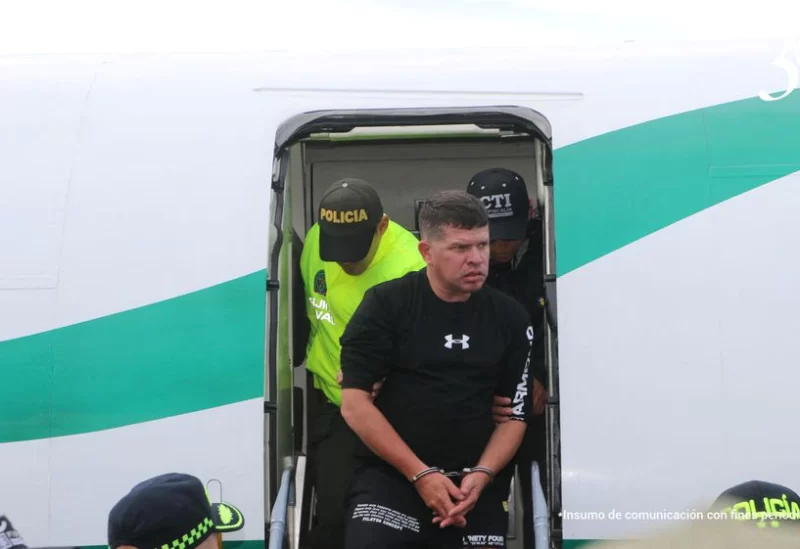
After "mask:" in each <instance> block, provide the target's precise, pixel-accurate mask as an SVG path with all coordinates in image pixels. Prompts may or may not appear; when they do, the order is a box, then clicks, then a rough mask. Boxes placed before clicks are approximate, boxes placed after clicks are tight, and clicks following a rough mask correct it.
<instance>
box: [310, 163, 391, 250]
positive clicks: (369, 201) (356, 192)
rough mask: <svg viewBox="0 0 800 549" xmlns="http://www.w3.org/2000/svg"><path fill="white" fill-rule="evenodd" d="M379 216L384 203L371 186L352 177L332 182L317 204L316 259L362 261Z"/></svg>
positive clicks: (379, 219) (378, 221)
mask: <svg viewBox="0 0 800 549" xmlns="http://www.w3.org/2000/svg"><path fill="white" fill-rule="evenodd" d="M382 217H383V204H381V199H380V197H379V196H378V193H377V192H376V191H375V189H374V188H372V185H370V184H369V183H367V182H366V181H362V180H360V179H352V178H348V179H341V180H339V181H337V182H335V183H334V184H333V185H331V187H330V188H329V189H328V191H327V192H326V193H325V195H324V196H323V197H322V200H321V201H320V204H319V258H320V259H321V260H323V261H339V262H353V261H361V260H362V259H364V258H365V257H366V255H367V253H368V252H369V248H370V246H371V245H372V239H373V237H374V236H375V229H377V227H378V224H379V223H380V221H381V218H382Z"/></svg>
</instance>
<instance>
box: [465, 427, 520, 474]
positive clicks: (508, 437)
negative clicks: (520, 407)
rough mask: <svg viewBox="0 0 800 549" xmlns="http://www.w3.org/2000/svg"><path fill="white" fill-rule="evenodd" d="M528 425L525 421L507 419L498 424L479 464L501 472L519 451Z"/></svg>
mask: <svg viewBox="0 0 800 549" xmlns="http://www.w3.org/2000/svg"><path fill="white" fill-rule="evenodd" d="M526 427H527V425H526V424H525V422H524V421H507V422H505V423H501V424H499V425H497V426H496V427H495V429H494V432H493V433H492V437H491V438H490V439H489V443H488V444H487V445H486V448H485V449H484V451H483V455H481V459H480V461H479V462H478V464H477V465H479V466H481V467H486V468H488V469H491V470H492V471H494V472H495V473H499V472H500V470H502V469H503V468H504V467H505V466H506V465H507V464H508V462H509V461H511V459H512V458H513V457H514V455H515V454H516V453H517V450H518V449H519V446H520V444H522V437H524V436H525V429H526Z"/></svg>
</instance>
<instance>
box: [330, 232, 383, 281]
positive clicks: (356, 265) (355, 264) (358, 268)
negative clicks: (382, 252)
mask: <svg viewBox="0 0 800 549" xmlns="http://www.w3.org/2000/svg"><path fill="white" fill-rule="evenodd" d="M379 243H380V236H379V235H378V233H375V236H374V237H373V238H372V245H371V246H370V247H369V251H368V252H367V255H366V256H365V257H364V259H362V260H361V261H351V262H342V261H339V262H338V263H339V267H341V268H342V270H343V271H344V272H346V273H347V274H349V275H350V276H358V275H360V274H362V273H363V272H364V271H366V270H367V268H368V267H369V265H370V263H372V260H373V259H375V252H377V251H378V244H379Z"/></svg>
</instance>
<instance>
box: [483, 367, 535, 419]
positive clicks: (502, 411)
mask: <svg viewBox="0 0 800 549" xmlns="http://www.w3.org/2000/svg"><path fill="white" fill-rule="evenodd" d="M546 404H547V391H545V390H544V386H543V385H542V384H541V383H540V382H539V380H538V379H536V378H533V413H534V415H537V416H538V415H540V414H543V413H544V407H545V405H546ZM510 415H511V399H510V398H508V397H501V396H495V397H494V406H492V418H493V419H494V422H495V423H505V422H506V421H508V417H509V416H510Z"/></svg>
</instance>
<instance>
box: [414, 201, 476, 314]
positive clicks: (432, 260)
mask: <svg viewBox="0 0 800 549" xmlns="http://www.w3.org/2000/svg"><path fill="white" fill-rule="evenodd" d="M419 229H420V243H419V251H420V253H421V254H422V257H423V259H424V260H425V262H426V263H427V269H428V279H429V280H430V282H431V287H432V288H433V290H434V291H435V292H436V293H437V295H439V297H440V298H442V299H446V300H450V301H463V300H466V299H468V298H469V295H470V294H471V293H473V292H476V291H478V290H480V289H481V288H482V287H483V283H484V282H485V281H486V276H487V274H488V271H489V217H488V216H487V214H486V208H484V206H483V203H482V202H481V201H480V200H479V199H478V198H476V197H474V196H472V195H471V194H469V193H467V192H464V191H441V192H438V193H436V194H434V195H433V196H431V197H430V198H428V199H427V200H426V201H425V202H424V203H423V204H422V208H420V212H419Z"/></svg>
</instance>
